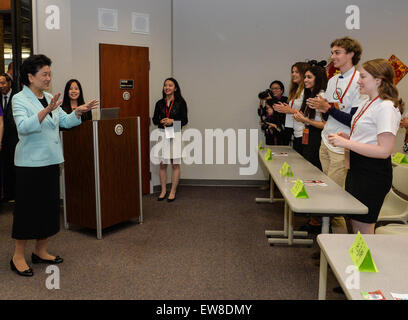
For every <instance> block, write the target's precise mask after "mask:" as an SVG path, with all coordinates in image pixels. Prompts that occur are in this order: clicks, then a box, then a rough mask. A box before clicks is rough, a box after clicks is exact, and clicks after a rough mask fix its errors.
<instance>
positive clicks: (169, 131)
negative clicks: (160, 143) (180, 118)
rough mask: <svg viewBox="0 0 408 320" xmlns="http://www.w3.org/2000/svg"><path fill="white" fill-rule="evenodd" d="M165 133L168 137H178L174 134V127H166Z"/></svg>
mask: <svg viewBox="0 0 408 320" xmlns="http://www.w3.org/2000/svg"><path fill="white" fill-rule="evenodd" d="M164 134H165V135H166V139H174V138H175V137H176V136H175V134H174V127H165V128H164Z"/></svg>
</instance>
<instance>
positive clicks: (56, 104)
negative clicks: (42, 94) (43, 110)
mask: <svg viewBox="0 0 408 320" xmlns="http://www.w3.org/2000/svg"><path fill="white" fill-rule="evenodd" d="M60 96H61V92H58V93H57V94H56V95H55V96H53V97H52V99H51V102H50V104H49V105H48V106H47V108H48V110H49V112H52V111H54V110H55V109H57V108H58V107H59V106H60V104H61V103H62V99H61V100H58V99H59V98H60Z"/></svg>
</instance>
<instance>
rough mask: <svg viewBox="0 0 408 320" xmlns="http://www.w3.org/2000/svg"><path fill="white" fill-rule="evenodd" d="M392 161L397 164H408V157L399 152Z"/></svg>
mask: <svg viewBox="0 0 408 320" xmlns="http://www.w3.org/2000/svg"><path fill="white" fill-rule="evenodd" d="M392 161H393V162H395V163H408V159H407V156H406V155H405V154H403V153H401V152H397V153H396V154H395V155H394V157H393V158H392Z"/></svg>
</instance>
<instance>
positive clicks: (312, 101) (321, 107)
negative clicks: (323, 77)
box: [306, 97, 330, 113]
mask: <svg viewBox="0 0 408 320" xmlns="http://www.w3.org/2000/svg"><path fill="white" fill-rule="evenodd" d="M306 103H307V105H308V107H309V108H312V109H316V110H318V111H321V112H324V113H325V112H327V111H328V110H329V109H330V104H329V102H328V101H327V100H326V99H324V98H321V97H315V98H309V99H307V100H306Z"/></svg>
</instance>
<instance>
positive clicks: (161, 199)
mask: <svg viewBox="0 0 408 320" xmlns="http://www.w3.org/2000/svg"><path fill="white" fill-rule="evenodd" d="M166 196H167V192H166V193H165V194H164V197H163V198H160V197H158V198H157V201H163V200H164V199H166Z"/></svg>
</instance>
